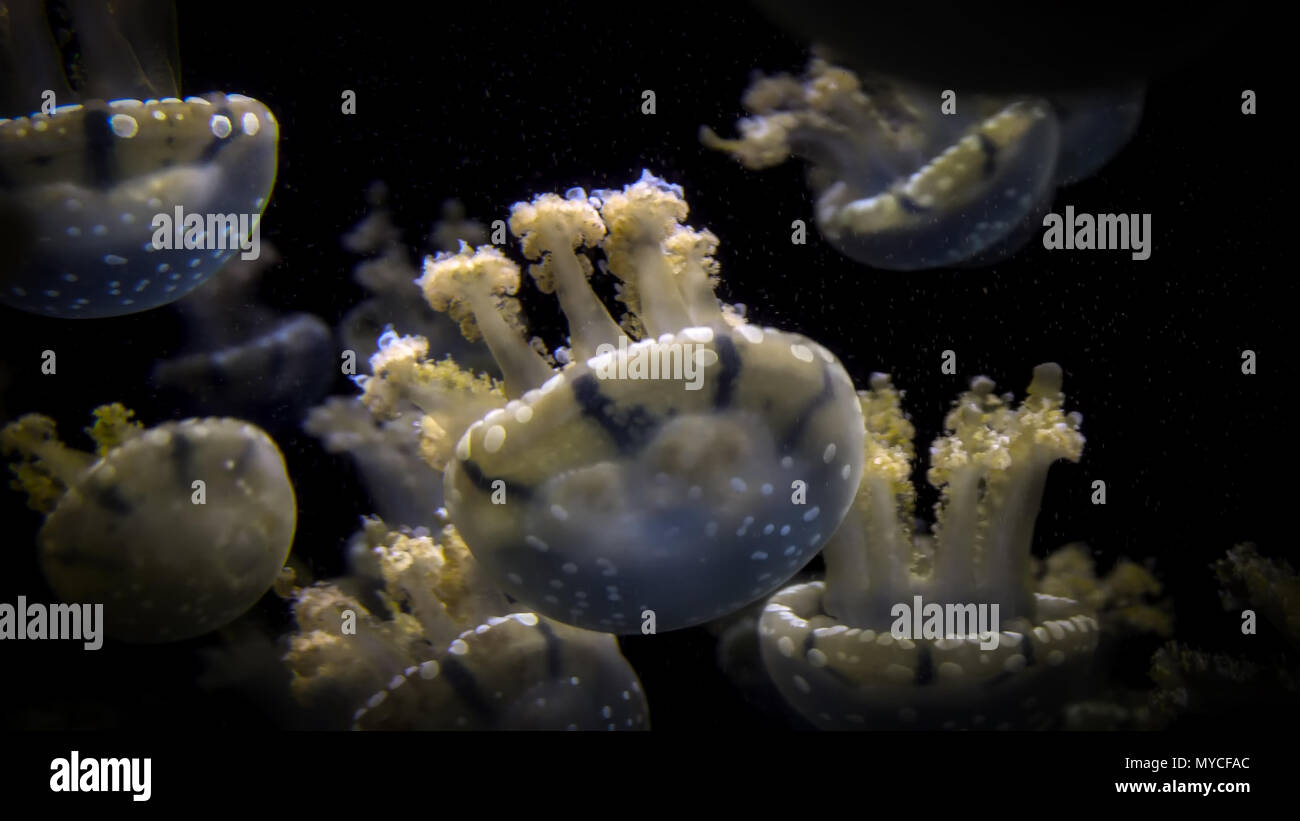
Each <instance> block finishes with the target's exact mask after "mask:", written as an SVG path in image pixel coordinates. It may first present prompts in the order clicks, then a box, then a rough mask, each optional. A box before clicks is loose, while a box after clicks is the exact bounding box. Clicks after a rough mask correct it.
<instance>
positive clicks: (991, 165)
mask: <svg viewBox="0 0 1300 821" xmlns="http://www.w3.org/2000/svg"><path fill="white" fill-rule="evenodd" d="M978 136H979V138H980V150H981V151H983V152H984V168H982V169H981V173H982V174H983V175H984V176H986V177H991V176H993V172H994V171H996V170H997V169H998V147H997V146H996V145H994V144H993V141H992V140H990V139H989V138H988V135H986V134H980V135H978Z"/></svg>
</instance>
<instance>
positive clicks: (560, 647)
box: [537, 616, 564, 679]
mask: <svg viewBox="0 0 1300 821" xmlns="http://www.w3.org/2000/svg"><path fill="white" fill-rule="evenodd" d="M537 629H538V630H540V631H542V637H543V638H544V639H546V675H547V677H548V678H552V679H555V678H559V677H560V676H561V675H562V674H563V673H564V642H563V641H561V640H560V637H559V636H557V635H555V630H554V629H553V628H552V627H551V625H549V624H547V623H546V619H543V618H541V617H540V616H539V617H538V618H537Z"/></svg>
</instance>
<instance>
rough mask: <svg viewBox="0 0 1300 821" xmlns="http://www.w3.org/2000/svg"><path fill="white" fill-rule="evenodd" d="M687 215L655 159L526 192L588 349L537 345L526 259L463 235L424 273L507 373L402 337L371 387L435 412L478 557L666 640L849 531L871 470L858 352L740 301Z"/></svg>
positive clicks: (545, 282) (437, 441)
mask: <svg viewBox="0 0 1300 821" xmlns="http://www.w3.org/2000/svg"><path fill="white" fill-rule="evenodd" d="M687 210H688V209H687V204H686V201H685V199H684V197H683V195H682V191H681V188H680V187H678V186H674V185H670V184H668V183H666V182H665V181H663V180H661V179H659V178H657V177H655V176H654V175H652V174H650V173H649V172H645V173H643V175H642V177H641V179H640V180H639V181H638V182H636V183H634V184H632V185H629V186H627V187H626V188H624V189H621V190H602V191H597V192H594V193H593V195H592V196H590V197H588V196H587V194H586V192H585V191H583V190H582V189H573V190H571V191H569V192H568V193H567V194H566V195H565V196H564V197H560V196H558V195H555V194H544V195H540V196H538V197H536V198H534V199H533V200H532V201H530V202H521V203H517V204H516V205H515V206H514V209H513V211H512V214H511V219H510V228H511V230H512V231H513V232H514V233H515V235H516V236H518V237H519V238H520V239H521V242H522V246H523V251H524V255H525V256H526V257H528V258H529V259H533V260H536V263H535V264H534V265H532V266H531V268H530V273H531V275H532V277H533V279H534V280H535V281H536V283H537V285H538V287H539V289H540V290H542V291H543V292H545V293H552V292H554V293H555V294H556V295H557V297H558V300H559V303H560V306H561V308H562V309H563V312H564V314H565V316H566V317H567V319H568V327H569V342H570V346H569V347H567V348H560V349H557V350H556V351H554V352H551V351H546V349H545V346H544V345H543V344H541V343H540V341H536V340H535V341H534V343H533V344H530V343H529V342H527V341H525V333H524V328H525V323H524V320H523V317H522V315H521V306H520V304H519V302H518V300H517V299H516V298H515V294H516V293H517V292H518V289H519V287H520V280H521V276H522V272H521V271H520V269H519V266H518V265H516V264H515V263H514V262H513V261H511V260H510V259H509V258H507V257H506V256H505V255H504V254H502V253H501V252H500V251H499V250H497V249H496V248H493V247H491V246H482V247H480V248H478V249H477V250H474V249H470V248H469V247H468V246H462V248H461V250H460V251H459V252H458V253H455V254H440V255H438V256H436V257H431V258H429V259H428V260H426V262H425V270H424V276H423V277H422V278H421V280H420V283H421V286H422V288H423V290H424V295H425V298H426V299H427V300H428V301H429V303H430V304H431V305H432V306H433V307H434V308H435V309H437V310H439V311H445V312H447V313H448V314H450V315H451V317H452V318H453V319H455V320H457V321H458V322H459V323H460V326H461V329H462V331H463V332H464V333H465V335H466V336H467V337H469V338H471V339H477V338H479V337H482V338H483V339H485V340H486V342H487V345H488V347H489V348H490V349H491V350H492V353H493V356H494V357H495V358H496V360H497V363H498V365H499V366H500V368H501V372H502V374H503V377H504V379H503V381H500V382H498V381H496V380H492V379H489V378H487V377H486V376H482V375H474V374H471V373H469V372H467V371H465V370H462V369H461V368H460V367H459V366H457V365H456V364H455V362H454V361H452V360H451V359H445V360H442V361H440V362H435V361H430V360H429V357H428V344H427V342H426V341H425V340H423V339H420V338H412V337H396V336H394V337H393V338H391V339H390V340H388V343H387V345H386V346H385V347H384V349H383V350H381V351H380V352H379V353H378V354H376V355H375V357H373V358H372V360H371V366H372V371H373V374H372V375H371V376H370V377H369V378H365V379H360V380H358V381H359V383H360V384H361V385H362V387H363V397H362V400H363V401H364V402H365V403H366V405H367V407H369V408H370V409H371V411H372V412H374V413H376V414H377V415H378V416H379V417H380V418H386V417H387V416H388V415H389V414H390V413H391V411H392V409H394V408H396V409H399V410H400V409H403V408H405V407H407V406H408V405H409V404H410V403H414V404H415V405H416V406H418V407H419V408H420V409H421V410H422V411H423V412H424V417H423V419H422V420H421V434H422V448H423V453H424V455H425V458H426V459H427V460H428V461H429V463H430V464H432V465H433V466H434V467H436V468H445V473H444V488H443V490H444V494H445V499H446V504H447V509H448V512H449V515H450V517H451V520H452V522H453V523H455V525H456V528H457V530H458V531H459V532H460V534H461V536H462V537H463V538H464V539H465V542H466V544H467V545H468V546H469V549H470V550H471V551H473V553H474V557H475V558H476V559H477V560H478V562H479V563H480V564H482V565H483V566H484V568H486V570H487V571H488V572H489V573H490V574H491V575H492V577H493V578H494V579H495V580H496V581H497V583H498V584H500V585H501V586H502V588H503V589H504V590H505V591H506V593H508V594H509V595H510V596H512V597H514V598H515V599H517V600H519V601H520V602H523V603H525V604H527V605H528V607H529V608H531V609H533V610H536V611H537V612H538V613H541V614H544V615H546V616H549V617H551V618H554V619H556V620H558V621H562V622H565V623H566V624H572V625H576V626H579V627H584V628H587V629H593V630H600V631H611V632H617V633H630V632H642V631H643V630H645V629H646V628H647V627H649V628H650V629H651V630H653V631H666V630H673V629H678V628H682V627H687V626H690V625H692V624H698V623H702V622H705V621H708V620H710V619H713V618H717V617H718V616H721V615H723V614H725V613H728V612H731V611H733V610H736V609H738V608H740V607H743V606H744V605H745V604H747V603H749V602H752V601H755V600H757V599H759V598H761V597H763V596H764V595H766V594H768V593H770V592H771V591H773V590H775V589H776V588H777V587H778V586H779V585H780V584H782V582H784V581H785V580H786V579H788V578H790V576H792V575H793V574H794V573H796V572H797V571H798V570H799V568H800V567H802V566H803V565H804V564H806V563H807V562H808V560H809V559H811V558H812V556H813V555H814V554H815V553H816V552H817V550H818V549H819V548H820V547H821V545H822V544H823V543H824V541H825V540H826V539H828V538H829V537H830V535H831V533H833V532H834V531H835V528H836V527H837V526H838V524H839V522H840V519H841V517H842V516H843V515H844V513H845V512H846V511H847V509H848V507H849V505H850V503H851V502H852V499H853V495H854V490H855V488H856V486H857V482H858V478H859V476H860V475H861V470H862V465H861V454H862V421H861V409H860V406H859V403H858V400H857V396H856V393H855V392H854V390H853V385H852V381H851V379H850V378H849V376H848V374H847V373H846V372H845V370H844V368H843V367H842V366H841V365H840V363H839V360H838V359H836V358H835V356H834V355H833V354H832V353H831V352H830V351H828V350H827V349H826V348H824V347H823V346H821V345H819V344H817V343H816V342H814V341H812V340H810V339H808V338H806V337H803V336H800V335H798V334H795V333H790V332H787V331H781V330H776V329H774V328H759V327H757V326H753V325H749V324H746V323H745V322H744V321H743V320H742V319H741V318H740V317H739V316H738V315H737V314H736V312H735V311H734V310H732V309H725V310H724V306H722V305H721V304H720V303H719V301H718V298H717V296H716V295H715V293H714V280H715V277H716V270H717V263H716V262H715V261H714V260H713V252H714V249H715V248H716V246H717V237H715V236H713V235H712V234H711V233H709V232H707V231H696V230H694V229H691V228H689V227H687V226H684V225H682V224H681V220H682V219H684V218H685V216H686V213H687ZM589 249H590V251H597V250H598V251H600V252H602V254H603V256H602V257H601V258H599V260H598V261H599V263H600V266H599V267H600V270H601V271H602V272H608V273H611V274H612V275H613V276H614V277H615V278H616V280H617V282H618V299H619V300H620V301H621V302H622V303H623V305H624V307H625V308H626V314H625V315H624V317H623V320H622V324H621V326H620V325H619V324H616V323H615V321H614V320H613V318H612V317H611V316H610V314H609V313H608V311H607V309H606V307H605V305H604V304H603V303H602V302H601V301H600V299H599V298H598V297H597V296H596V292H595V291H593V289H592V283H591V282H590V281H589V280H590V279H591V278H593V277H594V275H595V274H596V271H597V266H596V265H595V264H594V263H593V258H592V257H590V256H588V253H589ZM632 340H640V341H632ZM674 357H676V360H677V364H676V366H675V368H674V366H673V364H672V362H673V358H674ZM652 361H653V364H651V362H652ZM557 366H558V367H557ZM688 368H689V370H690V371H691V372H693V374H694V375H693V376H692V375H691V373H688V370H687V369H688ZM692 385H693V386H692Z"/></svg>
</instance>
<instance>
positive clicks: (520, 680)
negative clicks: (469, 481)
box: [285, 519, 649, 730]
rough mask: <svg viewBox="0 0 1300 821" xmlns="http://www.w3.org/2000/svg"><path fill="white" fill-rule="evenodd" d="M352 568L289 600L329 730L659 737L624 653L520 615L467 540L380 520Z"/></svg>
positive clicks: (602, 637)
mask: <svg viewBox="0 0 1300 821" xmlns="http://www.w3.org/2000/svg"><path fill="white" fill-rule="evenodd" d="M353 565H354V571H355V573H354V575H353V576H350V577H346V578H344V579H338V580H335V581H333V582H320V583H317V584H314V585H310V586H302V587H296V588H294V589H293V590H292V591H291V592H290V593H289V595H290V597H291V598H292V599H293V611H294V620H295V622H296V624H297V630H296V632H295V633H294V634H293V635H292V636H291V637H290V642H289V650H288V652H287V653H286V655H285V662H286V664H287V665H288V667H289V669H290V670H291V671H292V681H291V682H290V687H291V689H292V691H293V694H294V696H295V697H296V699H297V700H298V703H299V705H300V706H301V707H302V708H304V709H306V710H308V711H311V712H313V713H315V714H316V715H318V716H319V720H320V722H322V723H324V724H325V725H326V726H328V725H331V724H332V725H334V726H339V725H340V724H341V725H342V726H348V725H349V724H350V725H351V726H352V727H353V728H354V729H385V730H436V729H448V730H454V729H466V730H472V729H503V730H528V729H534V730H546V729H550V730H566V729H567V730H644V729H649V718H648V710H647V707H646V700H645V694H644V693H643V692H642V688H641V684H640V682H639V681H638V679H637V676H636V673H635V671H633V669H632V667H631V665H629V664H628V663H627V661H626V659H624V658H623V656H622V654H621V653H620V652H619V647H618V641H617V639H616V638H615V637H614V636H612V635H609V634H607V633H595V632H591V631H587V630H580V629H577V628H574V627H569V626H567V625H564V624H559V623H557V622H553V621H551V620H549V619H547V618H545V617H544V616H538V615H537V614H536V613H530V612H523V611H521V610H520V608H519V606H518V605H516V604H512V603H511V602H510V600H509V599H507V598H506V597H505V595H504V594H502V593H501V591H500V590H499V589H497V588H496V587H495V586H494V585H493V583H492V581H491V580H490V578H489V577H488V575H487V574H486V573H484V572H483V570H482V568H481V567H480V566H479V565H478V564H477V563H476V562H475V561H474V557H473V556H471V555H470V552H469V550H468V548H466V547H465V543H464V542H463V541H462V540H461V538H460V536H459V534H458V533H457V532H456V529H455V527H452V526H446V527H444V528H442V530H441V532H440V533H438V534H437V535H436V536H434V535H431V534H430V532H429V530H427V529H424V528H419V529H416V530H409V529H402V530H394V529H391V528H389V527H388V526H387V525H386V524H385V523H384V522H383V521H382V520H379V519H368V520H366V522H365V526H364V527H363V529H362V531H361V533H359V534H358V536H357V538H356V540H355V543H354V545H353Z"/></svg>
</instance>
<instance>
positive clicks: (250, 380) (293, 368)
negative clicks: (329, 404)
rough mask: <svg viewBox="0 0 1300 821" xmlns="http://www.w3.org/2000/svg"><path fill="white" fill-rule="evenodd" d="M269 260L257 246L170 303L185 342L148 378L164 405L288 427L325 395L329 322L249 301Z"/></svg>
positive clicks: (332, 361) (331, 372) (330, 368)
mask: <svg viewBox="0 0 1300 821" xmlns="http://www.w3.org/2000/svg"><path fill="white" fill-rule="evenodd" d="M277 262H279V255H278V254H277V253H276V251H275V249H274V248H273V247H271V246H270V244H269V243H264V244H263V247H262V254H261V256H259V257H258V259H255V260H247V261H246V260H242V259H233V260H231V261H230V262H229V264H227V265H226V268H225V269H224V270H223V272H222V275H221V276H220V277H218V278H216V279H215V280H213V281H212V282H211V283H209V284H208V285H207V287H205V288H204V289H203V293H202V295H200V296H197V297H196V298H194V299H183V300H181V301H179V302H177V303H176V306H175V307H176V310H177V311H179V312H180V314H181V315H182V316H183V317H184V319H185V325H186V331H187V336H188V337H189V338H190V339H191V340H193V341H192V343H191V344H190V346H189V348H188V349H187V350H186V351H184V352H182V353H180V354H179V355H177V356H173V357H171V358H168V359H164V360H161V361H159V362H157V363H156V364H155V365H154V367H153V370H152V372H151V374H150V381H151V382H152V383H153V385H154V386H156V387H157V388H158V390H159V392H160V393H161V394H162V395H163V396H164V397H165V398H166V399H167V400H169V401H171V402H173V403H174V404H175V405H176V406H178V407H181V408H183V409H184V411H185V412H198V411H199V410H201V411H202V412H204V413H212V414H225V415H231V416H238V417H241V418H252V419H257V420H259V421H262V420H268V419H273V418H276V417H280V418H287V419H289V420H292V423H293V424H295V425H296V424H297V423H298V421H299V420H300V419H301V418H302V414H303V412H305V411H306V409H307V408H308V407H310V405H311V404H312V403H313V402H316V401H318V400H319V399H320V398H321V397H322V396H324V395H325V393H326V392H327V391H328V390H329V387H330V384H331V383H332V382H333V381H334V377H335V374H336V373H337V371H336V370H335V368H336V367H337V365H336V362H337V361H338V360H337V358H336V357H337V353H336V351H335V348H334V336H333V332H332V331H331V330H330V327H329V325H327V324H325V322H324V320H322V319H320V318H319V317H316V316H314V315H312V314H308V313H301V312H298V313H289V314H283V315H280V314H277V313H276V312H274V311H272V310H271V309H269V308H267V307H265V306H263V305H261V304H259V303H258V301H257V297H256V290H257V286H258V283H259V281H260V280H261V278H262V276H263V275H264V274H265V273H266V272H267V271H268V270H269V269H270V268H271V267H272V266H273V265H275V264H276V263H277ZM233 316H238V317H239V321H238V322H231V317H233Z"/></svg>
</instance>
